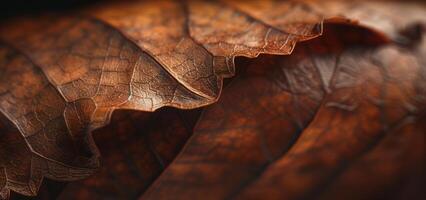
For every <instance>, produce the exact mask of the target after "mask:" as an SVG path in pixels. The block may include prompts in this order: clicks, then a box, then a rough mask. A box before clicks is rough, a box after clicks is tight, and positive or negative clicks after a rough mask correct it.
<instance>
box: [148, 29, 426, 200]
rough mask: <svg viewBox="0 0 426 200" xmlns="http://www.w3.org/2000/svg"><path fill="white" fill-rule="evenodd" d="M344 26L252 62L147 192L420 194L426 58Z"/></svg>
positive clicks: (158, 195)
mask: <svg viewBox="0 0 426 200" xmlns="http://www.w3.org/2000/svg"><path fill="white" fill-rule="evenodd" d="M336 28H337V29H335V28H325V30H326V31H327V30H328V31H331V32H328V33H327V32H326V33H325V37H322V38H320V39H315V40H313V41H308V42H306V43H304V44H302V45H298V46H297V47H296V50H295V52H294V53H293V54H292V55H291V56H287V57H266V56H265V57H262V58H260V59H257V60H256V61H252V62H249V64H248V65H247V64H246V66H245V67H247V70H246V71H245V72H243V73H241V75H240V76H239V77H237V78H235V79H234V80H233V82H232V83H231V84H230V85H229V87H227V88H226V89H225V90H224V93H223V95H222V97H221V99H220V100H219V101H218V102H217V103H216V104H214V105H212V106H211V107H209V108H207V109H206V110H205V112H204V113H203V115H202V117H201V119H200V121H199V123H198V124H197V126H196V128H195V133H194V135H193V137H192V138H191V139H190V140H189V141H188V142H187V145H186V146H185V148H184V149H183V151H182V152H181V154H180V155H179V156H178V157H177V158H176V159H175V160H174V161H173V162H172V164H171V165H170V166H169V167H168V168H167V169H166V170H165V171H164V172H163V173H162V175H161V176H160V177H159V178H158V179H157V180H156V181H155V182H154V183H153V185H152V186H151V187H150V188H149V190H148V191H147V193H145V194H144V195H143V196H142V197H143V198H142V199H189V198H195V199H201V198H202V199H316V198H319V199H381V198H383V199H396V198H399V197H401V198H406V197H409V196H407V194H403V193H404V192H405V191H403V190H404V189H411V190H414V191H408V192H407V193H408V194H409V195H413V194H414V195H419V196H412V197H415V198H413V199H421V197H420V195H422V187H421V182H422V180H424V179H423V178H424V173H423V172H422V171H423V170H424V164H421V163H424V157H423V156H424V152H423V151H422V149H423V148H424V136H425V130H426V129H425V127H424V124H425V122H426V121H425V119H426V115H425V114H426V69H425V66H424V65H421V64H420V63H421V62H422V61H423V62H424V58H425V56H426V55H421V56H420V57H416V56H414V55H412V52H410V51H408V50H407V49H401V48H398V47H395V46H383V47H380V46H379V47H375V46H373V47H368V46H360V44H362V41H363V39H366V38H367V37H369V35H368V34H367V35H361V36H360V37H361V38H358V40H357V39H356V35H357V34H356V32H358V31H359V30H356V29H351V28H348V27H336ZM345 32H350V33H352V35H354V36H351V34H342V33H345ZM342 37H348V38H349V40H348V39H344V38H342ZM370 37H371V33H370ZM344 41H348V42H350V43H352V44H347V43H346V44H345V43H344ZM339 44H340V46H339ZM240 66H242V67H244V64H241V65H240ZM170 194H173V196H171V195H170Z"/></svg>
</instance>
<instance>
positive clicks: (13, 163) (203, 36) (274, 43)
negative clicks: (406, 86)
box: [0, 1, 424, 198]
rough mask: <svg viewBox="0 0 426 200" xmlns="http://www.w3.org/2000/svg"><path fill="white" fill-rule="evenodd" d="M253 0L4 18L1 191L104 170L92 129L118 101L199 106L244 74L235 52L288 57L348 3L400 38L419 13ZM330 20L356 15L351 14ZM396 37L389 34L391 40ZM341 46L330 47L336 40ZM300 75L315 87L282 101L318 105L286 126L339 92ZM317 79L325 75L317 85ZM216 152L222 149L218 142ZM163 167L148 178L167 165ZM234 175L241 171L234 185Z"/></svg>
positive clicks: (121, 104) (116, 6) (299, 122)
mask: <svg viewBox="0 0 426 200" xmlns="http://www.w3.org/2000/svg"><path fill="white" fill-rule="evenodd" d="M252 3H253V2H251V1H248V2H243V1H232V2H231V1H229V2H216V1H215V2H204V1H203V2H199V1H190V2H187V3H181V2H177V1H159V2H120V3H115V2H114V3H108V4H105V5H98V6H94V7H91V8H87V9H85V10H84V11H81V12H78V14H76V13H77V12H72V13H66V14H60V15H58V14H52V15H50V14H48V15H44V16H39V17H35V18H20V19H12V20H8V21H7V22H5V23H3V24H2V26H1V27H0V40H1V42H0V70H1V71H2V73H1V74H0V116H1V118H2V122H3V123H2V124H1V127H0V128H1V132H2V134H1V135H0V146H1V148H0V161H1V163H0V197H2V198H6V196H8V195H9V190H13V191H15V192H18V193H20V194H24V195H36V193H37V190H38V188H39V186H40V183H41V181H42V179H43V177H44V176H46V177H48V178H51V179H56V180H77V179H81V178H84V177H87V176H89V175H91V174H93V172H94V171H95V170H97V169H98V167H99V152H98V149H97V148H96V146H95V144H94V142H93V138H92V137H91V132H92V131H93V130H94V129H97V128H100V127H102V126H105V125H106V124H108V123H109V121H110V118H111V114H112V112H113V111H114V110H117V109H133V110H141V111H154V110H156V109H158V108H160V107H163V106H172V107H176V108H181V109H191V108H197V107H201V106H205V105H209V104H212V103H214V102H216V101H217V100H218V98H219V96H220V93H221V90H222V85H223V78H226V77H231V76H232V75H234V73H235V69H234V68H235V66H234V65H235V64H234V58H235V57H237V56H244V57H249V58H253V57H257V56H258V55H259V54H278V55H287V54H290V53H291V52H292V50H293V48H294V46H295V44H296V43H297V42H299V41H304V40H308V39H312V38H315V37H317V36H319V35H320V34H321V33H322V22H323V19H324V18H328V17H334V15H341V13H342V11H343V13H345V14H344V16H346V14H347V16H348V17H353V16H355V17H356V18H360V19H361V20H363V22H365V25H367V26H371V27H372V28H377V30H380V31H384V32H385V33H386V34H387V35H389V37H391V38H393V39H395V38H396V37H397V36H399V35H398V33H397V28H398V30H399V28H400V27H403V26H406V25H407V24H409V23H411V22H412V20H417V18H418V17H417V15H415V14H413V16H415V17H407V18H406V19H407V20H400V21H398V20H395V19H392V20H389V21H391V22H392V23H395V24H396V26H395V27H396V28H386V27H384V28H383V27H381V25H382V21H380V20H379V21H378V22H380V23H376V21H374V20H373V21H371V20H370V19H366V18H363V17H359V15H357V13H356V12H355V14H354V13H352V12H349V13H348V12H346V11H347V10H349V11H352V10H353V8H354V7H355V8H356V10H357V11H359V12H360V13H367V14H368V13H370V12H372V11H371V10H369V8H376V7H377V5H373V4H368V3H367V4H365V3H364V2H362V3H360V5H361V6H358V4H356V5H357V6H353V5H352V4H346V3H343V2H333V3H327V4H324V5H323V4H322V3H318V1H316V2H311V1H294V2H293V1H290V2H269V1H268V2H264V3H262V6H259V5H255V4H252ZM410 9H411V8H410ZM165 11H166V12H165ZM423 11H424V10H422V9H419V11H416V12H415V13H416V14H418V13H421V12H423ZM373 12H374V13H376V12H375V11H373ZM324 13H326V14H324ZM420 15H421V14H420ZM362 16H364V14H363V15H362ZM364 19H365V21H364ZM398 19H400V18H398ZM330 21H333V22H336V21H339V22H341V23H351V24H353V22H350V21H347V20H345V19H344V18H333V19H332V20H330ZM378 33H380V32H377V34H378ZM349 35H350V34H349ZM387 35H384V34H383V35H381V38H380V39H381V40H387ZM352 39H353V38H352ZM364 39H365V40H368V39H366V38H364ZM364 39H363V40H364ZM338 43H339V42H338V41H335V42H333V43H332V44H330V46H332V47H333V48H335V47H336V48H337V47H338ZM336 45H337V46H336ZM318 48H319V47H318ZM322 48H325V47H322ZM418 52H421V51H420V50H419V51H418ZM305 56H307V55H305ZM295 73H299V74H300V77H299V78H300V79H302V80H303V81H304V82H306V84H308V85H303V87H305V88H303V87H301V88H296V89H295V88H289V89H294V90H295V91H296V90H298V89H300V90H303V91H300V92H302V93H303V94H304V95H305V96H304V97H303V98H300V99H299V98H297V99H296V100H294V99H292V100H289V99H283V101H284V102H285V103H287V104H289V106H290V107H291V105H290V104H300V105H302V104H303V105H304V104H306V105H305V106H307V107H309V108H310V109H311V110H309V109H307V111H306V113H304V112H302V113H300V116H299V114H291V115H295V116H291V117H294V118H293V119H288V120H294V121H296V123H295V124H292V123H293V122H292V123H290V122H288V123H287V124H288V126H286V128H288V129H289V130H290V129H291V130H290V131H289V132H292V131H296V130H299V129H300V128H301V127H304V126H305V125H306V124H305V123H307V122H309V121H310V117H312V114H313V112H315V111H316V109H314V108H316V107H318V106H319V105H317V104H318V103H319V102H318V100H319V99H322V96H324V91H321V88H326V90H325V91H326V92H330V91H328V90H327V88H328V85H325V84H328V82H327V81H326V80H325V79H327V78H330V77H327V76H328V75H330V74H317V75H315V74H313V73H310V71H309V69H308V70H305V69H303V70H301V71H297V70H295ZM305 73H306V74H305ZM324 73H330V72H327V71H326V72H324ZM309 75H312V76H315V78H313V77H309ZM303 77H306V80H305V79H304V78H303ZM309 78H312V80H307V79H309ZM320 79H321V80H322V82H315V81H319V80H320ZM303 84H305V83H303ZM310 84H312V85H310ZM304 90H309V91H304ZM330 90H331V89H330ZM297 92H299V91H297ZM268 95H271V94H268ZM289 96H291V94H289ZM302 96H303V95H302ZM286 98H290V97H286ZM290 99H291V98H290ZM274 101H275V100H274ZM298 101H300V102H298ZM277 102H279V101H277ZM242 105H244V104H242ZM277 106H278V105H277ZM260 108H261V107H258V108H253V109H255V110H256V109H260ZM286 112H287V111H286ZM279 127H281V125H279V126H277V127H275V128H279ZM275 128H274V129H275ZM249 139H250V138H242V140H241V141H239V142H241V143H243V142H244V141H247V140H249ZM279 141H284V142H285V143H288V145H287V146H290V144H291V137H290V136H289V135H282V136H280V138H279ZM160 142H161V140H160ZM210 142H213V141H210ZM242 145H251V143H250V142H248V143H247V144H242ZM178 146H179V145H178ZM287 148H288V147H287ZM216 150H218V152H217V153H219V154H220V152H221V150H220V149H216ZM176 151H178V150H176ZM277 151H278V152H281V151H282V150H277ZM11 152H13V153H11ZM176 153H177V152H172V153H171V154H174V155H175V154H176ZM253 154H254V152H253ZM229 155H236V156H237V157H238V155H239V154H238V152H237V151H236V152H233V153H231V154H229ZM172 157H173V156H172ZM207 158H208V157H206V159H207ZM171 159H172V158H170V160H171ZM247 159H256V157H252V158H247ZM142 160H143V161H150V159H146V160H145V159H142ZM205 169H207V168H205ZM227 169H228V168H227ZM154 170H157V171H156V172H155V173H153V174H150V173H148V174H149V176H154V174H156V173H157V174H158V173H159V171H158V169H154ZM230 170H236V169H230ZM160 171H161V169H160ZM243 171H244V170H242V171H241V172H239V173H245V172H243ZM155 176H156V175H155ZM233 181H239V180H238V179H235V180H230V181H229V182H227V184H234V183H233ZM147 184H149V183H147ZM218 190H221V187H218ZM151 191H152V190H151ZM211 191H215V190H213V189H212V190H211ZM211 191H210V192H211ZM188 192H190V191H189V190H188ZM221 192H225V191H221ZM221 192H218V193H217V194H215V195H222V193H221ZM182 195H184V194H183V193H182ZM226 195H228V194H226ZM226 195H225V196H226ZM154 196H155V194H154ZM213 196H214V195H212V197H213Z"/></svg>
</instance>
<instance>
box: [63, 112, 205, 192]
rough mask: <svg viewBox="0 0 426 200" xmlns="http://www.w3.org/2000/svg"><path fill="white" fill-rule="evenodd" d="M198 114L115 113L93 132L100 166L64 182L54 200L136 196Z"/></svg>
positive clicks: (166, 160) (178, 144)
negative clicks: (82, 177)
mask: <svg viewBox="0 0 426 200" xmlns="http://www.w3.org/2000/svg"><path fill="white" fill-rule="evenodd" d="M199 111H200V110H194V111H192V110H191V111H182V110H176V109H160V110H159V111H157V112H155V113H144V112H130V111H124V112H123V111H119V112H116V113H114V115H113V119H112V121H111V124H110V125H108V126H106V127H104V128H101V129H99V130H96V131H94V132H93V135H94V140H95V141H96V143H97V144H98V147H99V150H100V153H101V155H102V156H103V163H104V165H105V167H103V168H101V170H100V171H99V172H98V173H96V174H95V175H94V176H92V177H90V178H88V179H85V180H82V181H76V182H72V183H70V184H68V185H67V187H66V188H65V189H64V190H63V191H62V192H61V194H60V196H59V197H58V199H75V198H78V199H86V198H90V199H106V198H112V199H135V198H137V197H138V195H140V194H141V193H142V192H143V191H144V190H145V189H146V188H147V187H148V186H149V185H150V184H151V182H152V181H153V180H155V178H157V176H158V175H159V174H160V173H161V172H162V171H163V170H164V168H166V167H167V165H168V164H169V163H170V162H171V160H172V159H173V158H174V157H175V156H176V154H177V153H178V152H179V151H180V149H181V148H182V146H183V144H184V143H185V142H186V140H187V139H188V138H189V136H190V135H191V134H192V129H193V126H194V124H195V120H196V119H198V116H199V113H200V112H199ZM165 124H167V126H165Z"/></svg>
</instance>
